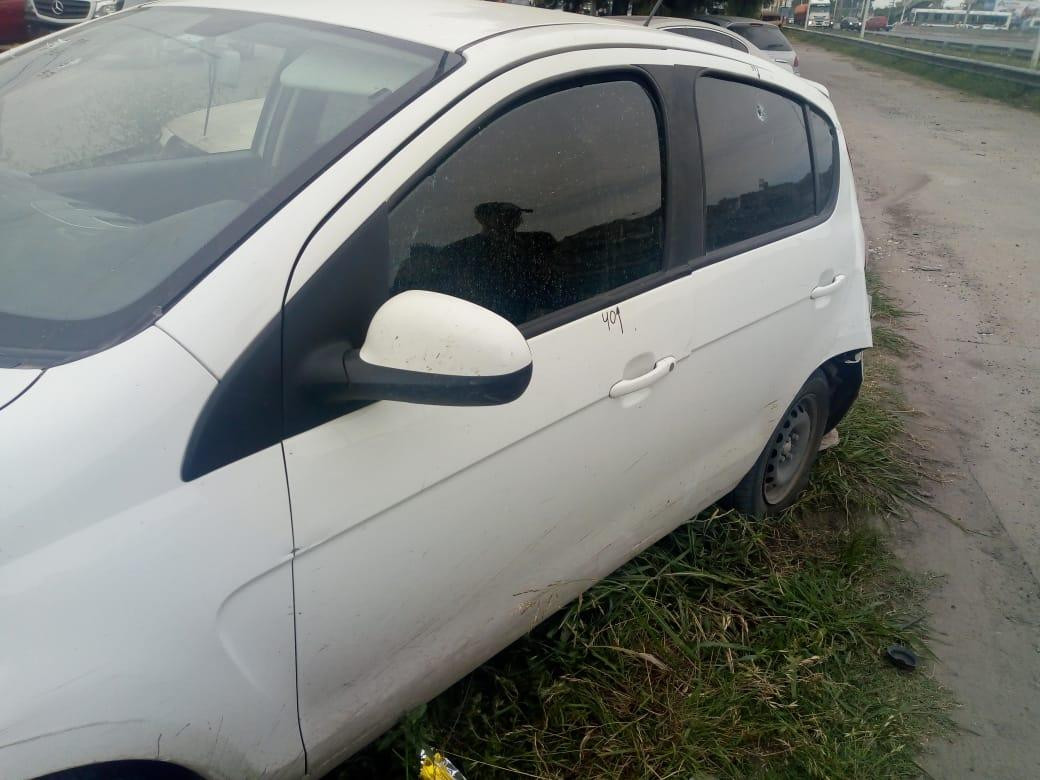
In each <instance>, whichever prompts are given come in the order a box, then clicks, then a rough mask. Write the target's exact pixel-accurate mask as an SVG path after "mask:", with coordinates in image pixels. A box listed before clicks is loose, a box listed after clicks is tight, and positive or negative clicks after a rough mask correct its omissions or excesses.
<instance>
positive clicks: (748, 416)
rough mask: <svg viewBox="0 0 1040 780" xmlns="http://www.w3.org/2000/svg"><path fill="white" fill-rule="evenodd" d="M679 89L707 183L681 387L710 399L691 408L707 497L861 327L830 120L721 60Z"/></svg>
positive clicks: (851, 200) (856, 249)
mask: <svg viewBox="0 0 1040 780" xmlns="http://www.w3.org/2000/svg"><path fill="white" fill-rule="evenodd" d="M767 76H768V74H763V78H765V77H767ZM688 94H689V95H690V100H691V101H692V102H694V103H695V104H696V106H697V115H698V123H697V130H696V131H695V130H694V129H693V128H690V129H689V131H688V133H687V139H688V140H687V143H689V144H696V145H699V148H700V152H701V156H702V160H703V164H702V165H703V176H704V192H705V203H704V204H703V207H700V206H697V207H694V208H695V209H697V214H696V218H697V219H699V220H703V224H704V232H703V244H702V254H701V255H700V256H699V257H696V258H695V259H694V260H692V262H691V266H692V268H693V271H692V273H691V276H690V283H691V285H692V291H691V293H690V294H691V296H692V298H693V300H694V301H695V305H694V306H693V308H692V311H693V322H692V324H691V326H690V337H691V355H690V358H689V363H690V365H691V367H693V371H694V373H695V374H696V375H697V376H698V382H697V384H696V386H695V388H694V390H693V393H692V395H691V397H693V398H696V408H697V409H704V410H715V411H714V412H713V413H711V414H708V415H706V416H705V417H704V419H702V420H701V421H700V427H699V429H698V433H699V441H700V442H702V443H703V450H701V449H700V448H698V451H697V453H698V457H700V458H701V463H700V466H699V471H700V474H701V486H700V489H701V490H702V491H704V494H705V495H707V496H709V497H711V498H718V497H720V496H721V495H723V494H725V493H726V492H728V491H729V490H730V489H731V488H732V487H733V486H734V485H735V484H736V482H737V481H738V480H739V479H740V478H741V477H742V476H743V474H744V473H746V471H747V470H748V469H749V468H750V466H751V464H752V463H753V462H754V460H755V458H756V457H757V456H758V454H759V453H760V452H761V450H762V448H763V447H764V446H765V444H766V441H767V439H768V438H769V435H770V433H771V432H772V430H773V428H774V427H775V425H776V424H777V422H778V420H779V418H780V416H781V415H782V414H783V413H784V411H785V409H786V407H787V405H788V404H789V403H790V401H791V400H792V399H793V397H794V395H795V393H796V391H797V390H798V388H799V387H800V386H801V385H802V383H804V382H805V380H806V379H807V378H808V377H809V375H810V374H811V373H812V372H813V371H814V370H815V369H816V368H818V367H819V366H820V365H821V364H823V363H824V362H825V361H827V360H828V359H830V358H832V357H834V356H835V355H837V354H839V353H841V352H843V351H845V350H849V349H851V348H852V347H853V346H855V347H856V348H863V347H865V346H868V345H869V343H870V337H869V333H867V332H865V331H864V328H863V323H864V322H865V317H864V316H862V315H863V314H864V312H863V301H862V290H863V271H862V231H861V229H860V228H859V215H858V212H857V210H856V206H855V195H854V192H853V191H852V185H851V177H850V176H848V174H847V170H846V171H845V172H844V173H842V174H841V175H839V170H840V169H841V167H842V166H841V165H840V161H841V160H843V159H844V158H843V157H841V156H840V155H841V153H840V150H839V138H838V134H837V130H836V129H835V127H834V125H833V122H832V120H831V119H829V118H828V117H827V116H826V115H825V113H824V112H823V110H822V109H818V108H814V107H813V106H812V105H811V104H810V103H809V102H808V101H805V100H803V99H802V98H800V97H799V96H798V95H796V94H793V93H791V92H789V91H787V90H784V89H783V88H781V87H778V86H775V85H774V84H773V83H771V82H770V81H764V80H762V79H752V78H748V77H745V76H742V75H739V74H738V73H735V72H733V71H732V70H729V71H723V70H722V69H721V68H718V69H712V70H700V71H690V79H689V85H688ZM810 132H812V133H813V135H814V138H815V139H816V143H815V144H814V147H815V148H814V150H812V149H811V147H810V143H809V140H810ZM691 210H693V209H691Z"/></svg>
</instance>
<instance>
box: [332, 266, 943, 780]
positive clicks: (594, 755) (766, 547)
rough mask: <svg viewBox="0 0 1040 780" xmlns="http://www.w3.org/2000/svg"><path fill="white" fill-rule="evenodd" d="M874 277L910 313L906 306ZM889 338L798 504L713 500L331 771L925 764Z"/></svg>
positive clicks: (908, 460)
mask: <svg viewBox="0 0 1040 780" xmlns="http://www.w3.org/2000/svg"><path fill="white" fill-rule="evenodd" d="M872 287H873V288H874V314H875V317H876V318H877V319H878V320H879V322H880V323H881V324H885V325H886V326H888V327H894V323H895V321H896V320H898V318H899V317H901V316H903V315H904V314H905V312H902V310H901V309H899V307H898V306H897V305H896V303H895V302H894V301H893V300H892V299H891V298H890V297H888V296H887V295H886V294H885V292H884V291H883V290H882V289H881V288H880V287H879V286H878V285H877V283H876V280H874V281H873V282H872ZM884 352H885V350H884V348H882V349H879V350H875V351H874V352H873V353H871V355H870V360H869V362H868V363H867V381H866V384H865V387H864V389H863V393H862V396H861V398H860V400H859V402H858V403H857V405H856V406H855V407H854V409H853V411H852V412H851V414H850V415H849V417H848V418H847V419H846V421H845V422H844V423H843V424H842V426H841V432H842V442H841V444H840V445H839V446H838V447H835V448H833V449H831V450H828V451H826V452H825V453H823V455H822V456H821V458H820V461H819V463H818V465H817V467H816V469H815V471H814V478H813V481H812V484H811V486H810V489H809V490H808V491H807V493H806V494H805V496H804V497H803V499H802V501H801V503H800V504H799V505H798V506H796V507H795V508H794V509H793V510H792V511H790V512H788V513H786V514H785V515H784V516H783V517H781V518H777V519H775V520H772V521H769V522H752V521H749V520H747V519H745V518H743V517H741V516H738V515H736V514H734V513H731V512H723V511H721V510H717V509H716V510H709V511H707V512H705V513H703V514H702V515H701V516H700V517H698V518H695V519H694V520H693V521H691V522H690V523H688V524H686V525H684V526H683V527H682V528H680V529H679V530H678V531H676V532H674V533H673V534H671V535H670V536H668V537H667V538H665V539H664V540H663V541H661V542H660V543H658V544H657V545H655V546H654V547H652V548H650V549H649V550H647V551H646V552H644V553H643V554H642V555H640V556H639V557H638V558H636V559H635V560H633V561H632V562H630V563H629V564H627V565H626V566H624V567H622V568H621V569H620V570H618V571H617V572H615V573H614V574H613V575H612V576H611V577H609V578H608V579H606V580H605V581H603V582H601V583H599V584H597V585H595V586H593V587H592V588H590V589H589V590H588V591H587V592H586V593H585V594H584V595H583V596H582V598H581V599H580V600H578V601H577V602H574V603H572V604H571V605H569V606H568V607H566V608H565V609H564V610H563V611H562V612H560V613H558V614H557V615H555V616H553V617H552V618H550V619H549V620H548V621H546V622H545V623H543V624H542V625H541V626H539V627H538V628H537V629H536V630H535V631H533V632H532V633H531V634H529V635H528V636H526V637H525V638H523V639H522V640H520V641H519V642H517V643H515V644H514V645H512V646H511V647H510V648H508V649H507V650H505V651H504V652H503V653H501V654H499V655H498V656H497V657H495V658H494V659H492V660H491V661H490V662H488V663H487V664H485V665H484V666H482V667H481V668H480V669H479V670H477V671H476V672H474V673H473V674H471V675H470V676H469V677H467V678H466V679H464V680H462V681H461V682H459V683H458V684H457V685H455V686H454V687H452V688H451V689H449V690H448V691H446V692H445V693H444V694H442V695H441V696H439V697H438V698H437V699H435V700H434V701H433V702H431V703H430V704H428V705H426V706H424V707H422V708H420V709H418V710H416V711H414V712H411V713H409V714H408V715H407V716H406V717H405V718H404V719H402V721H401V722H400V723H399V724H398V725H397V727H396V728H395V729H393V730H392V731H391V732H389V733H388V734H387V735H385V736H384V737H383V738H382V739H381V740H379V741H378V742H377V743H376V744H374V745H373V746H371V747H369V748H368V749H367V750H366V751H364V752H363V753H361V754H359V755H358V756H355V757H354V758H353V759H352V760H351V761H350V762H348V763H347V764H346V765H344V766H343V767H341V768H340V769H339V770H338V771H337V772H336V773H334V775H333V777H335V778H337V780H344V779H346V778H369V777H377V778H397V777H399V778H413V777H415V776H416V769H415V767H416V756H417V754H418V749H419V747H420V746H424V745H432V746H434V747H436V748H437V749H440V750H443V751H445V752H446V753H447V754H448V755H449V756H451V757H452V759H453V760H455V761H456V762H457V764H458V765H459V767H460V769H462V770H463V771H464V772H465V773H466V774H467V776H468V777H469V778H470V780H473V779H474V778H516V777H538V778H682V780H687V779H688V778H722V777H726V778H792V779H794V778H880V777H884V778H893V777H908V778H909V777H918V776H920V774H921V770H920V769H919V767H918V765H917V763H916V761H915V757H916V755H917V754H918V752H919V750H920V748H921V745H922V742H923V741H924V740H925V739H926V738H927V737H928V736H929V735H934V734H937V733H940V732H942V731H944V730H945V729H946V728H947V721H946V718H945V715H944V712H945V709H946V708H947V706H948V704H949V702H948V699H947V696H946V694H945V693H944V692H943V691H942V690H941V689H940V688H939V686H938V685H936V684H935V683H934V681H933V680H932V679H931V678H930V676H929V675H928V673H927V671H919V672H917V673H915V674H911V675H908V674H904V673H900V672H897V671H896V670H895V669H893V668H891V667H890V666H888V665H887V664H886V663H885V662H884V661H883V660H882V658H881V653H882V651H883V649H884V648H885V647H887V646H888V645H889V644H891V643H893V642H900V643H904V644H909V645H911V646H913V647H915V648H917V649H918V650H924V649H925V647H926V646H925V635H924V631H925V629H924V628H923V622H922V621H921V620H919V618H920V609H921V607H920V597H921V593H922V583H920V582H918V581H915V580H914V579H912V578H910V577H909V576H907V575H906V574H905V573H903V572H901V571H900V570H899V569H898V568H897V567H896V565H895V564H894V562H893V560H892V558H891V556H890V555H889V554H888V553H887V552H886V550H885V549H884V546H883V544H882V542H881V540H880V538H879V536H878V534H877V532H876V531H875V530H873V526H872V525H871V524H870V523H869V522H868V521H867V519H866V518H868V517H871V516H879V515H880V516H885V515H891V514H898V513H900V512H902V511H904V506H905V504H904V502H905V501H907V500H913V499H914V498H915V495H916V487H917V484H918V482H919V480H920V479H921V477H922V475H921V474H920V472H919V471H918V467H917V466H916V465H915V461H916V459H915V458H913V457H911V456H910V455H909V454H908V453H907V452H906V451H905V450H904V446H906V445H905V433H904V419H905V404H904V402H903V401H902V399H901V397H900V396H899V393H898V390H896V389H895V384H894V383H895V380H896V379H897V377H896V374H895V368H894V366H893V364H892V363H891V361H889V360H888V359H887V358H886V357H885V354H884Z"/></svg>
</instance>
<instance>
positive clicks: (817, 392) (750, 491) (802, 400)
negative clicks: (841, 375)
mask: <svg viewBox="0 0 1040 780" xmlns="http://www.w3.org/2000/svg"><path fill="white" fill-rule="evenodd" d="M829 414H830V386H829V385H828V384H827V378H826V377H825V376H824V374H823V372H822V371H815V372H813V375H812V376H810V377H809V379H808V381H806V383H805V384H804V385H802V388H801V389H800V390H799V391H798V394H797V395H796V396H795V399H794V401H792V402H791V405H790V406H789V407H788V408H787V411H786V412H784V415H783V417H781V418H780V421H779V422H778V423H777V424H776V428H775V429H774V430H773V434H772V436H770V437H769V442H768V443H767V444H766V446H765V448H764V449H763V450H762V454H761V455H759V456H758V460H756V461H755V465H754V466H752V467H751V470H750V471H749V472H748V473H747V474H746V475H745V476H744V478H743V479H742V480H740V483H739V484H738V485H737V486H736V488H734V489H733V492H732V493H730V494H729V496H727V497H726V499H725V500H724V502H723V503H724V504H726V505H727V506H729V507H731V508H733V509H736V510H737V511H738V512H741V513H743V514H745V515H749V516H751V517H756V518H764V517H772V516H773V515H776V514H779V513H780V512H783V511H784V510H785V509H787V508H788V507H790V506H791V505H792V504H794V502H795V501H797V500H798V496H799V495H801V493H802V491H803V490H805V486H806V485H807V484H808V483H809V474H810V472H811V471H812V467H813V464H814V463H815V462H816V457H817V455H818V454H819V450H820V440H821V439H822V438H823V436H824V434H825V433H826V432H827V431H826V430H824V429H825V428H826V427H827V418H828V416H829Z"/></svg>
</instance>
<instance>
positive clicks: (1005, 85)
mask: <svg viewBox="0 0 1040 780" xmlns="http://www.w3.org/2000/svg"><path fill="white" fill-rule="evenodd" d="M784 34H785V35H787V34H790V37H791V40H792V42H794V43H795V44H796V45H798V46H801V45H804V44H809V45H811V46H818V47H820V48H821V49H827V50H829V51H833V52H837V53H839V54H845V55H848V56H850V57H855V58H857V59H860V60H864V61H866V62H870V63H873V64H875V65H882V66H884V67H888V68H893V69H894V70H899V71H902V72H903V73H909V74H911V75H914V76H920V77H922V78H926V79H929V80H930V81H934V82H937V83H939V84H944V85H946V86H948V87H954V88H956V89H959V90H961V91H963V92H967V93H970V94H973V95H981V96H982V97H987V98H991V99H993V100H999V101H1000V102H1002V103H1007V104H1008V105H1012V106H1015V107H1017V108H1025V109H1027V110H1030V111H1040V89H1037V88H1036V87H1032V86H1027V85H1025V84H1014V83H1011V82H1008V81H1002V80H1000V79H996V78H993V77H992V76H987V75H984V74H976V73H965V72H961V71H956V70H948V69H946V68H943V67H940V66H937V65H930V64H928V63H925V62H917V61H916V60H907V59H903V58H902V57H897V56H895V55H893V54H889V53H888V52H885V51H884V50H881V49H868V48H864V47H862V46H859V45H858V44H855V43H852V42H851V41H843V40H840V39H835V38H826V37H824V36H821V35H813V34H811V33H805V32H799V31H798V30H797V29H795V28H793V27H785V28H784ZM893 45H894V44H893ZM956 56H960V55H956Z"/></svg>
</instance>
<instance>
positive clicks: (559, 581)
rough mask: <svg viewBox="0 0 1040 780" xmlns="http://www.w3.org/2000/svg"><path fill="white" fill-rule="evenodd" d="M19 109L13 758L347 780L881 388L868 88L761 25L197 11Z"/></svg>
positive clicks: (7, 168)
mask: <svg viewBox="0 0 1040 780" xmlns="http://www.w3.org/2000/svg"><path fill="white" fill-rule="evenodd" d="M127 61H133V62H135V63H136V65H135V67H134V68H127V67H125V63H126V62H127ZM257 101H262V102H259V103H258V102H257ZM0 105H2V114H0V138H2V141H3V143H2V151H0V224H2V226H3V227H2V232H0V236H2V238H0V497H2V500H0V540H2V541H0V625H2V626H3V629H4V631H3V642H2V644H0V690H2V691H3V695H2V696H0V777H3V778H5V780H21V779H22V778H30V777H36V776H40V775H46V774H48V773H53V772H58V771H64V770H73V772H72V774H66V775H63V776H62V777H64V778H70V777H72V778H86V777H89V778H105V779H106V780H127V779H128V778H144V777H149V778H151V777H158V776H162V777H177V778H187V777H206V778H235V779H236V780H237V779H238V778H251V777H265V778H298V777H301V776H304V775H305V774H307V775H309V776H312V777H320V776H321V775H322V774H323V773H324V772H326V771H327V770H329V769H330V768H332V767H334V766H335V765H336V764H337V763H338V762H340V761H341V760H342V759H344V758H345V757H347V756H348V755H350V754H351V753H352V752H353V751H356V750H357V749H359V748H360V747H361V746H363V745H364V744H366V743H367V742H368V741H370V740H371V739H372V738H374V737H375V736H376V735H378V734H379V733H380V732H381V731H382V730H384V729H386V728H387V727H388V726H389V725H390V724H391V723H393V721H394V720H395V719H396V718H397V717H398V716H400V715H401V713H403V712H405V711H406V710H408V709H409V708H411V707H413V706H415V705H416V704H417V703H419V702H422V701H424V700H426V699H428V698H430V697H432V696H434V695H435V694H437V693H438V692H439V691H441V690H443V689H444V688H445V687H447V686H448V685H449V684H451V683H452V682H453V681H455V680H457V679H459V678H460V677H461V676H463V675H465V674H466V673H467V672H469V671H470V670H471V669H473V668H474V667H475V666H477V665H479V664H480V663H481V662H483V661H484V660H485V659H487V658H488V657H490V656H491V655H492V654H494V653H495V652H496V651H498V650H500V649H501V648H503V647H504V646H506V645H507V644H508V643H510V642H511V641H513V640H514V639H516V638H517V637H518V636H520V635H522V634H523V633H524V632H526V631H528V630H529V629H530V628H531V627H532V626H533V625H534V624H535V623H536V622H537V621H538V620H539V619H541V618H543V617H545V616H546V615H547V614H549V613H550V612H552V611H553V610H555V609H557V608H558V607H559V606H561V605H562V604H564V603H566V602H567V601H568V600H569V599H572V598H574V597H575V596H576V595H577V594H578V593H580V592H581V591H582V590H583V589H584V588H586V587H588V585H589V584H590V583H592V582H593V581H595V580H596V579H597V578H600V577H603V576H604V575H606V574H608V573H609V572H611V571H612V570H614V569H615V568H617V567H618V566H619V565H620V564H622V563H623V562H624V561H626V560H628V559H629V558H631V557H632V556H634V555H636V554H637V553H639V552H640V551H641V550H643V549H644V548H646V547H647V546H648V545H651V544H653V543H654V542H655V541H656V540H657V539H659V538H661V537H662V536H663V535H665V534H667V533H669V532H670V531H671V530H672V529H674V528H675V527H676V526H678V525H679V524H681V523H683V522H684V521H686V520H687V519H688V518H690V517H691V516H693V515H694V514H695V513H696V512H698V511H699V510H700V509H702V508H704V507H706V506H708V505H709V504H711V503H712V502H715V501H718V500H719V499H722V498H724V497H727V496H728V497H729V498H728V500H729V501H730V503H731V504H733V505H735V506H737V507H738V508H740V509H742V510H744V511H746V512H749V513H752V514H756V515H767V514H770V513H773V512H776V511H779V510H781V509H782V508H784V507H786V506H788V505H789V504H790V503H791V502H792V501H794V499H795V497H796V496H797V494H798V492H799V491H800V490H801V488H802V487H803V486H804V484H805V482H806V480H807V478H808V472H809V468H810V466H811V464H812V462H813V460H814V457H815V455H816V451H817V449H818V444H819V441H820V439H821V437H822V436H823V435H824V433H825V431H827V430H829V429H831V428H833V426H834V425H835V424H836V423H837V421H838V420H839V419H840V418H841V417H842V415H843V414H844V413H845V412H846V411H847V409H848V408H849V406H850V405H851V403H852V402H853V399H854V398H855V395H856V392H857V390H858V388H859V384H860V381H861V364H860V355H861V351H862V350H864V349H865V348H867V347H869V346H870V345H871V333H870V325H869V315H868V298H867V293H866V289H865V285H864V273H863V271H864V265H863V264H864V242H863V232H862V229H861V226H860V218H859V212H858V210H857V205H856V195H855V191H854V187H853V178H852V171H851V169H850V164H849V159H848V153H847V150H846V146H845V141H844V139H843V137H842V134H841V131H840V129H839V125H838V122H837V119H836V117H835V114H834V109H833V107H832V106H831V104H830V102H829V101H828V100H827V98H826V97H825V96H824V95H823V94H822V93H821V92H820V91H819V90H817V89H815V88H814V87H812V86H811V85H809V84H807V83H806V82H804V81H803V80H801V79H799V78H796V77H794V76H792V75H789V74H786V73H783V72H781V71H779V70H776V69H772V68H770V69H764V68H760V67H759V64H757V60H756V59H755V58H754V57H751V56H750V55H748V54H744V53H742V52H739V51H736V50H728V51H725V52H722V51H721V50H720V49H719V48H718V47H717V46H711V45H707V44H704V43H702V42H701V41H698V40H695V39H692V38H685V37H682V36H679V35H673V34H668V33H664V32H654V31H646V30H639V29H636V28H629V27H627V26H624V25H619V24H616V23H614V22H606V21H602V20H597V19H594V18H588V17H582V16H579V15H574V14H564V13H562V12H550V11H541V10H538V9H531V8H523V7H519V6H515V5H509V4H494V3H485V2H478V1H473V2H468V1H467V0H411V1H408V0H383V2H380V3H330V2H324V0H294V2H292V3H286V2H284V0H169V1H165V0H164V2H161V3H158V4H155V5H147V4H146V5H143V6H141V7H139V8H135V9H133V10H130V11H125V12H123V13H120V14H115V15H113V16H111V17H108V18H106V19H103V20H100V21H96V22H90V23H88V24H85V25H83V26H81V27H76V28H73V29H70V30H68V31H65V32H63V33H61V35H60V36H51V37H49V38H45V39H42V40H40V41H38V42H36V43H34V44H31V45H28V46H25V47H21V48H18V49H15V50H13V51H11V52H7V53H5V54H3V55H0ZM247 124H248V126H247ZM84 767H90V769H89V770H85V769H82V768H84Z"/></svg>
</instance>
